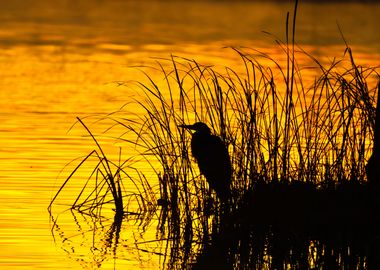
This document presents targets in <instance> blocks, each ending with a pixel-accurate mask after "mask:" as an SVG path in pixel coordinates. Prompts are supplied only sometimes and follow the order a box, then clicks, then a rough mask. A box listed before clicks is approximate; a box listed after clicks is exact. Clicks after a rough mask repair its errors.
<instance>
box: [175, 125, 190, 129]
mask: <svg viewBox="0 0 380 270" xmlns="http://www.w3.org/2000/svg"><path fill="white" fill-rule="evenodd" d="M178 127H179V128H186V129H192V125H178Z"/></svg>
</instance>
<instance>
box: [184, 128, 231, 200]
mask: <svg viewBox="0 0 380 270" xmlns="http://www.w3.org/2000/svg"><path fill="white" fill-rule="evenodd" d="M179 127H181V128H186V129H190V130H194V131H195V132H194V133H193V134H192V138H191V152H192V155H193V157H194V158H195V159H196V161H197V163H198V167H199V170H200V172H201V174H203V175H204V176H205V177H206V180H207V182H208V184H209V186H210V187H211V188H212V189H213V190H214V191H215V192H216V195H217V196H218V197H219V198H220V200H221V201H226V200H227V199H228V198H229V196H230V184H231V171H232V170H231V160H230V155H229V154H228V150H227V147H226V146H225V145H224V143H223V141H222V140H221V139H220V138H219V137H218V136H216V135H212V134H211V130H210V128H209V127H208V126H207V125H206V124H205V123H203V122H197V123H195V124H193V125H179Z"/></svg>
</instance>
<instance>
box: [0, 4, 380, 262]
mask: <svg viewBox="0 0 380 270" xmlns="http://www.w3.org/2000/svg"><path fill="white" fill-rule="evenodd" d="M187 2H189V1H168V2H165V3H163V2H160V1H150V2H146V3H145V4H143V3H140V2H139V1H126V2H124V1H90V0H87V1H79V2H78V1H69V0H67V1H64V0H60V1H54V4H52V3H51V1H27V0H24V1H22V0H16V1H3V0H2V1H0V7H1V8H0V21H1V23H0V108H1V111H0V123H1V125H0V162H1V163H0V187H1V188H0V268H1V269H42V268H44V269H69V268H70V269H82V268H83V267H87V268H96V267H100V266H101V268H102V269H113V268H117V269H119V267H120V268H121V266H129V267H131V268H132V266H133V267H134V268H140V269H157V268H159V266H160V265H161V264H162V262H163V256H162V255H160V254H161V253H164V252H165V250H164V249H165V245H161V244H160V243H158V242H155V241H154V240H155V239H156V225H157V221H156V220H152V221H151V223H150V225H149V226H148V227H147V228H146V231H144V232H142V231H141V228H139V226H138V224H136V223H134V222H124V223H123V228H122V231H121V234H122V235H121V236H120V239H122V242H121V243H119V246H122V248H121V249H120V251H119V252H118V253H117V254H116V256H114V255H113V254H112V252H110V251H109V250H108V251H107V248H104V250H105V251H104V250H103V251H104V252H103V253H102V252H101V251H100V252H98V253H97V252H95V251H94V250H93V249H92V242H91V239H89V238H87V237H89V236H91V234H90V235H87V234H86V235H85V233H83V232H86V230H90V231H91V230H92V229H93V228H92V227H91V226H92V225H91V224H92V223H91V221H89V220H86V219H85V218H84V217H83V216H76V217H74V216H73V215H72V214H71V213H68V212H66V213H65V214H62V215H61V219H60V220H59V222H58V223H57V224H58V225H59V226H60V229H61V231H60V233H61V234H60V235H59V236H57V233H58V234H59V232H57V231H56V233H55V241H54V238H53V236H52V233H51V229H52V224H51V222H50V218H49V214H48V212H47V210H46V208H47V206H48V204H49V202H50V200H51V198H52V196H53V195H54V193H55V192H56V191H57V188H58V187H59V186H60V185H61V184H62V182H63V180H64V179H65V177H66V176H67V175H68V173H69V172H70V169H72V168H73V167H72V166H73V165H70V166H71V167H70V166H69V167H67V168H65V165H66V164H68V163H69V162H70V161H72V160H73V159H75V158H78V157H81V156H85V155H87V154H88V153H89V152H90V151H91V150H92V149H94V148H95V146H94V144H93V142H92V141H91V139H90V138H88V136H87V137H84V135H86V132H85V131H84V129H83V128H82V127H80V126H79V125H75V126H74V128H72V129H71V127H72V125H73V124H74V123H75V122H76V117H77V116H78V117H87V116H92V117H90V118H85V121H86V123H88V124H89V126H90V128H93V129H94V130H96V131H97V132H99V133H101V131H102V130H104V129H106V128H107V126H102V124H97V123H95V117H94V116H98V115H102V114H107V113H110V112H114V111H116V110H118V109H119V108H120V107H122V106H123V105H125V104H126V103H128V102H130V101H131V100H132V99H133V98H137V97H138V96H140V95H141V92H139V89H138V88H131V87H125V86H119V82H123V81H129V80H143V76H142V74H141V73H140V72H139V71H138V70H137V69H136V68H133V67H134V66H144V65H149V66H151V65H154V61H155V59H154V58H162V57H163V58H168V57H170V55H171V54H175V55H179V56H185V57H189V58H194V59H196V60H197V61H199V62H201V63H204V64H213V65H217V66H219V67H221V66H224V65H226V66H232V67H236V68H238V65H239V63H240V62H239V58H238V56H237V55H236V53H234V52H233V51H232V50H230V49H226V48H223V47H224V46H229V45H233V46H239V45H242V46H249V47H252V48H258V49H260V50H263V51H265V52H269V53H270V54H271V55H272V57H274V58H276V57H278V58H279V59H281V57H283V55H281V51H280V50H279V49H278V47H276V45H275V43H274V42H273V39H274V38H273V37H268V36H267V35H265V34H263V33H261V31H262V30H265V31H269V32H271V33H273V34H274V35H278V36H280V37H283V36H284V34H283V33H284V29H285V23H284V21H285V17H286V12H287V11H288V10H291V9H292V5H290V4H288V3H286V4H282V3H278V2H273V3H265V4H264V3H258V2H257V3H256V2H248V1H241V2H240V1H234V2H231V3H229V2H228V1H221V2H220V3H219V2H218V1H206V2H202V1H199V2H196V3H192V4H190V3H187ZM301 2H302V1H301ZM378 14H380V5H379V4H367V5H365V4H355V3H350V4H323V5H318V4H310V3H309V4H306V3H305V4H304V3H301V4H300V10H299V18H298V22H299V24H298V32H297V33H298V36H299V38H298V41H299V43H300V44H302V45H303V47H304V48H305V49H306V50H307V51H308V52H310V53H311V54H313V55H314V56H316V57H317V58H319V59H322V60H323V61H326V62H329V61H332V58H333V57H335V56H336V57H341V56H342V54H343V51H344V48H345V46H344V43H343V42H342V40H341V37H340V34H339V31H338V29H337V27H336V21H338V22H339V25H340V26H341V28H342V30H343V32H344V34H345V37H346V39H347V41H348V42H349V43H350V44H351V45H352V47H353V49H354V56H355V57H356V59H357V61H358V62H359V64H363V65H368V66H376V65H379V64H380V57H379V55H380V46H379V44H380V35H379V30H378ZM279 61H281V60H279ZM147 70H148V71H149V72H150V73H149V74H150V75H151V76H152V77H153V78H156V79H157V80H161V79H162V74H160V73H157V72H156V71H155V70H154V69H147ZM310 76H313V74H310ZM309 79H312V78H309ZM129 109H130V110H133V108H129ZM115 132H116V133H117V132H118V131H115ZM120 132H122V130H120ZM102 143H103V146H104V147H105V149H107V151H109V153H111V157H113V158H114V159H115V160H117V153H118V151H119V148H118V147H119V144H118V143H117V141H116V140H114V139H112V138H111V139H109V138H108V139H107V138H104V139H102ZM123 153H124V152H123ZM74 164H75V162H74ZM150 176H151V179H150V181H151V182H152V185H154V182H155V181H156V177H155V175H153V174H151V175H150ZM73 185H75V183H74V184H73ZM131 188H132V187H131ZM73 190H74V189H73ZM68 193H70V189H69V192H68ZM73 193H74V191H73ZM72 195H73V194H68V195H67V196H68V197H70V196H72ZM83 219H84V220H83ZM111 223H112V222H108V223H107V222H106V224H103V225H104V227H103V228H99V229H98V230H97V232H98V233H99V234H100V236H99V237H98V238H100V239H104V238H105V236H104V235H106V234H107V230H109V227H110V224H111ZM78 224H81V226H80V228H78ZM83 224H84V225H83ZM78 235H83V237H82V238H81V237H78ZM66 238H68V239H66ZM95 238H96V237H95ZM98 238H97V239H98ZM103 244H104V243H103ZM101 246H102V245H101V244H99V246H98V247H99V249H101ZM111 250H112V249H111ZM114 257H116V258H114Z"/></svg>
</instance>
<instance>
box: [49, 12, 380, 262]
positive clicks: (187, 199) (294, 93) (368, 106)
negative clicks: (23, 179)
mask: <svg viewBox="0 0 380 270" xmlns="http://www.w3.org/2000/svg"><path fill="white" fill-rule="evenodd" d="M296 12H297V5H296V7H295V10H294V16H293V21H292V23H289V16H288V21H287V33H286V41H285V42H281V41H279V40H276V42H277V43H278V46H279V48H281V50H282V51H283V53H284V55H285V56H286V59H287V60H286V65H285V66H282V65H280V64H279V63H278V62H277V61H276V59H272V58H271V56H270V55H267V54H263V53H260V52H258V51H254V50H248V49H245V50H242V49H239V50H238V49H234V50H235V51H236V53H237V54H238V55H239V56H240V57H241V60H242V65H243V67H244V68H245V72H244V73H242V72H240V71H236V70H234V69H232V68H230V67H226V68H225V69H224V70H223V71H217V70H216V69H215V68H213V67H210V66H204V65H201V64H200V63H198V62H196V61H194V60H189V59H183V58H178V57H172V58H171V59H170V60H169V61H171V65H172V68H171V69H167V68H165V67H164V65H162V64H161V63H162V62H161V63H159V68H160V69H161V71H162V74H163V75H164V79H165V82H166V86H165V88H164V89H162V88H161V86H160V85H159V84H157V83H156V82H155V81H154V80H153V79H152V78H151V77H150V76H149V75H147V79H148V81H147V83H143V82H136V85H137V87H139V88H141V89H142V90H143V92H144V93H145V99H144V100H143V101H138V104H139V106H140V108H141V109H142V110H143V111H144V113H142V114H141V113H139V114H138V115H137V116H136V115H135V116H134V117H137V119H136V118H134V120H133V121H132V120H131V118H128V115H124V114H123V111H121V112H118V113H116V114H111V115H108V116H107V119H111V120H112V121H113V122H114V124H115V125H117V126H118V127H120V126H121V127H123V128H125V130H126V133H128V136H124V134H123V135H121V136H120V137H119V138H118V140H120V141H124V142H125V143H126V144H130V145H132V146H133V147H138V148H139V149H140V150H139V151H140V153H141V156H142V157H144V159H146V161H147V162H149V164H151V166H152V168H153V169H154V171H155V172H156V173H157V176H158V183H159V194H158V192H154V187H152V186H151V185H150V184H149V183H152V182H153V181H152V180H149V181H148V180H147V179H146V178H145V176H144V175H142V174H141V173H137V175H138V177H137V178H135V177H131V176H130V173H129V171H130V170H133V166H132V165H130V164H129V163H128V162H129V161H128V160H127V161H125V162H124V163H121V162H118V163H113V162H111V161H110V160H109V159H108V158H107V156H106V153H104V151H103V150H102V148H101V146H100V144H98V142H97V139H96V138H95V136H94V135H93V134H92V133H91V131H90V130H89V129H88V128H87V127H86V125H85V124H84V123H83V122H82V120H80V119H78V121H79V122H80V123H81V124H82V125H83V126H84V127H85V129H86V130H87V132H88V133H89V134H90V136H91V137H92V139H93V141H94V142H95V143H96V145H97V150H94V151H93V152H91V153H90V154H89V155H88V156H86V157H85V158H84V159H83V160H82V161H81V162H80V163H79V165H78V166H77V167H76V168H75V169H74V170H73V172H72V174H71V175H70V176H69V177H68V178H67V179H66V181H65V182H64V184H63V185H62V186H61V188H60V189H59V191H58V192H57V194H56V196H55V197H54V198H53V200H52V202H51V205H50V206H49V209H51V206H52V205H53V204H54V203H55V201H56V198H57V197H58V195H59V194H60V193H61V192H62V191H63V189H64V188H65V187H66V186H67V184H68V182H69V181H70V180H71V179H72V177H73V175H74V174H75V173H76V172H77V171H78V170H79V169H80V168H81V167H82V166H83V164H85V163H86V162H87V161H88V160H89V159H90V158H94V157H95V159H96V160H97V162H96V166H95V168H93V170H92V173H91V175H90V176H89V178H88V180H87V182H86V183H85V185H84V186H83V189H82V191H81V192H80V194H79V195H78V197H77V199H76V200H75V202H74V203H73V204H72V206H71V208H72V209H75V210H77V211H79V212H82V213H85V214H88V215H90V216H91V215H95V216H100V215H101V214H102V209H103V207H105V206H106V205H109V204H113V206H114V211H115V221H114V222H115V224H121V222H122V220H123V219H125V218H128V217H129V216H130V215H131V214H136V212H135V211H131V210H130V209H129V202H131V201H133V203H135V204H136V202H137V205H138V206H139V207H138V208H139V211H140V213H151V215H145V216H144V218H146V216H150V218H151V216H152V215H153V213H155V212H157V213H158V210H157V207H160V208H159V209H160V210H159V225H158V228H157V232H158V233H157V238H158V239H166V240H163V241H166V245H167V248H166V250H167V255H166V256H164V255H163V256H164V257H165V259H164V261H163V265H164V267H167V268H169V269H186V268H191V267H192V268H194V269H211V268H209V267H210V266H212V267H214V268H212V269H233V268H235V269H376V268H375V267H376V266H378V265H380V259H379V258H380V250H379V244H380V230H379V228H380V227H379V225H380V216H379V214H378V213H379V209H380V196H379V192H380V191H379V188H378V187H377V185H376V184H373V185H368V184H367V175H366V170H365V167H366V164H367V161H368V159H369V157H370V155H371V153H372V147H373V139H374V129H375V118H376V110H375V106H374V105H375V104H376V102H375V101H376V99H375V98H376V97H377V92H378V91H376V90H377V87H376V80H377V78H378V76H379V75H378V73H377V71H376V68H366V67H362V66H359V65H357V64H356V63H355V61H354V56H353V53H352V51H351V49H350V48H349V46H348V45H347V47H346V51H345V59H342V60H339V61H338V60H335V61H334V62H332V63H330V65H328V66H326V65H323V64H321V63H320V62H318V60H317V59H314V58H313V57H312V56H311V55H308V54H307V53H306V52H305V51H303V50H302V48H300V47H298V46H297V45H296V44H295V40H294V39H295V31H296V28H295V20H296ZM301 54H302V57H305V56H307V57H308V58H309V59H311V60H313V62H314V64H315V65H314V71H315V73H316V74H318V76H316V78H315V80H314V81H313V82H312V83H307V84H306V83H305V82H304V81H303V77H302V74H303V72H304V71H305V69H304V68H303V67H302V66H300V65H299V64H298V62H297V55H301ZM260 59H264V60H265V61H266V63H268V61H270V62H271V63H272V65H271V67H268V66H264V65H262V64H261V63H260ZM371 84H372V85H371ZM136 85H135V87H136ZM197 121H202V122H205V123H207V124H208V125H209V126H210V127H211V128H212V132H213V133H214V134H217V135H219V136H220V137H221V139H222V140H223V142H224V143H225V144H226V145H227V146H228V149H229V152H230V156H231V162H232V167H233V176H232V194H231V197H232V198H231V202H230V203H229V205H228V206H227V207H223V208H222V207H220V205H219V203H218V199H217V198H216V196H215V194H213V192H210V190H209V189H208V186H207V183H206V182H205V180H204V179H203V177H202V176H200V175H199V171H198V168H197V166H196V165H195V164H194V162H193V160H192V158H191V154H190V153H189V149H190V147H189V138H190V137H189V133H187V132H186V131H185V130H183V129H181V128H179V127H178V126H179V125H182V124H187V123H194V122H197ZM131 134H133V136H132V135H131ZM131 138H135V139H131ZM132 146H131V147H132ZM127 181H131V182H133V184H134V185H135V187H136V190H137V192H136V191H134V192H129V191H128V190H127V188H126V187H125V183H126V182H127ZM90 182H91V184H90ZM140 218H141V219H144V218H143V217H142V216H140ZM147 219H149V218H147ZM144 224H146V223H144ZM118 228H120V226H119V227H118Z"/></svg>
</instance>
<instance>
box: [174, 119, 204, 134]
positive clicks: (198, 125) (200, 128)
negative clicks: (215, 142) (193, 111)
mask: <svg viewBox="0 0 380 270" xmlns="http://www.w3.org/2000/svg"><path fill="white" fill-rule="evenodd" d="M178 127H181V128H186V129H191V130H195V131H196V132H200V133H206V134H210V133H211V131H210V128H209V127H208V126H207V125H206V124H205V123H203V122H196V123H195V124H192V125H179V126H178Z"/></svg>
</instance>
